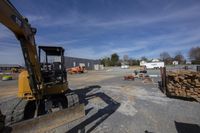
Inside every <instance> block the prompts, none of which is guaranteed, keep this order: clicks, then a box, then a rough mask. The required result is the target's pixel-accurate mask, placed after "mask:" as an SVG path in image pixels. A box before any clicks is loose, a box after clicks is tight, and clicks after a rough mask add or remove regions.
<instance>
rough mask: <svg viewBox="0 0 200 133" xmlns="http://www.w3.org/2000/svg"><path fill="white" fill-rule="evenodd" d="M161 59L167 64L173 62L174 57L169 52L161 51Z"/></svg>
mask: <svg viewBox="0 0 200 133" xmlns="http://www.w3.org/2000/svg"><path fill="white" fill-rule="evenodd" d="M160 59H161V60H162V61H164V62H165V64H171V63H172V57H171V56H170V55H169V53H168V52H162V53H160Z"/></svg>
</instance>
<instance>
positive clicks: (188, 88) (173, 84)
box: [167, 71, 200, 102]
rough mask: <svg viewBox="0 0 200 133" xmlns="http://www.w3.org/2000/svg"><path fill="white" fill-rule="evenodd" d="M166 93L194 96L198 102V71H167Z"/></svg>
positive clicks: (199, 92) (199, 80) (199, 81)
mask: <svg viewBox="0 0 200 133" xmlns="http://www.w3.org/2000/svg"><path fill="white" fill-rule="evenodd" d="M167 93H168V95H171V96H180V97H186V98H194V99H196V100H197V101H199V102H200V73H199V72H192V71H178V72H172V71H169V72H167Z"/></svg>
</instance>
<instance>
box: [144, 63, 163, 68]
mask: <svg viewBox="0 0 200 133" xmlns="http://www.w3.org/2000/svg"><path fill="white" fill-rule="evenodd" d="M143 65H144V66H146V68H147V69H154V68H161V67H164V66H165V63H164V62H148V63H144V64H143Z"/></svg>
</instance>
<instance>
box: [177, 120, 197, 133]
mask: <svg viewBox="0 0 200 133" xmlns="http://www.w3.org/2000/svg"><path fill="white" fill-rule="evenodd" d="M174 123H175V126H176V130H177V132H178V133H200V126H199V125H197V124H190V123H182V122H176V121H175V122H174Z"/></svg>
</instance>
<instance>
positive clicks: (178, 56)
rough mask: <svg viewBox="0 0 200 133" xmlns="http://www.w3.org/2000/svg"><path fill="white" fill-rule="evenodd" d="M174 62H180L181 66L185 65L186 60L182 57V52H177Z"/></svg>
mask: <svg viewBox="0 0 200 133" xmlns="http://www.w3.org/2000/svg"><path fill="white" fill-rule="evenodd" d="M174 60H176V61H178V62H179V63H180V64H184V63H185V58H184V56H183V55H182V53H181V52H177V53H176V54H175V56H174Z"/></svg>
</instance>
